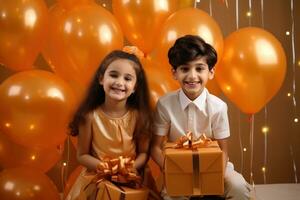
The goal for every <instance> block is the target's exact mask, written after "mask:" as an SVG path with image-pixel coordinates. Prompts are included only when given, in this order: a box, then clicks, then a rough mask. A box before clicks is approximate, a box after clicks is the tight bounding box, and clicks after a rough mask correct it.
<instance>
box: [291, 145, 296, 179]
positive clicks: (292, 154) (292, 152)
mask: <svg viewBox="0 0 300 200" xmlns="http://www.w3.org/2000/svg"><path fill="white" fill-rule="evenodd" d="M290 154H291V158H292V162H293V170H294V179H295V183H298V176H297V167H296V162H295V159H294V151H293V147H292V145H290Z"/></svg>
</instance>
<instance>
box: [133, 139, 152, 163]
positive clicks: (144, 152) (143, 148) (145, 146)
mask: <svg viewBox="0 0 300 200" xmlns="http://www.w3.org/2000/svg"><path fill="white" fill-rule="evenodd" d="M137 145H138V154H137V157H136V159H135V162H134V167H135V169H140V168H142V167H143V166H144V165H145V163H146V162H147V160H148V152H149V151H148V150H149V146H150V138H149V137H147V136H141V137H140V138H138V142H137Z"/></svg>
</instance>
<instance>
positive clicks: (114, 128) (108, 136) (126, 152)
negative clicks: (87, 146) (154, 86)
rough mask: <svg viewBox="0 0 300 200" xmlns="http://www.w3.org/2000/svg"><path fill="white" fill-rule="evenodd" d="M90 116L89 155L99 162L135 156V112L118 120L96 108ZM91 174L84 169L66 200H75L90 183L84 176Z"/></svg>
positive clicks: (130, 112) (129, 112)
mask: <svg viewBox="0 0 300 200" xmlns="http://www.w3.org/2000/svg"><path fill="white" fill-rule="evenodd" d="M92 115H93V117H92V125H91V130H92V145H91V154H92V155H93V156H95V157H97V158H99V159H100V160H103V159H105V158H117V157H119V156H125V157H135V156H136V145H135V142H134V140H133V134H134V129H135V125H136V121H137V115H138V113H137V111H134V110H129V111H128V112H127V113H126V114H125V115H124V116H122V117H120V118H112V117H110V116H108V115H106V114H105V113H104V112H103V111H102V110H101V109H100V108H98V109H96V110H95V111H93V113H92ZM93 173H94V172H90V171H88V170H87V169H86V168H84V169H83V170H82V171H81V173H80V175H79V176H78V178H77V180H76V181H75V183H74V185H73V186H72V188H71V190H70V192H69V194H68V195H67V197H66V200H75V199H77V197H78V195H79V193H80V191H82V189H83V188H84V187H85V186H86V185H88V184H89V183H90V181H91V179H87V178H86V177H85V176H86V175H89V176H90V175H93Z"/></svg>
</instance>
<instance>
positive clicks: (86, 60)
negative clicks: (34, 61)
mask: <svg viewBox="0 0 300 200" xmlns="http://www.w3.org/2000/svg"><path fill="white" fill-rule="evenodd" d="M50 16H51V20H50V27H49V28H50V33H49V38H48V41H47V45H46V48H45V49H44V50H43V56H44V57H45V58H46V60H47V62H48V63H49V65H50V66H51V68H52V69H53V71H54V72H55V73H56V74H57V75H58V76H60V77H61V78H63V79H64V80H66V81H67V82H68V83H69V84H70V85H71V87H72V88H73V90H74V91H75V92H76V94H77V96H78V97H81V96H82V94H83V93H84V92H85V89H86V87H87V85H88V84H89V82H90V80H91V77H92V76H93V75H94V73H95V71H96V69H97V68H98V66H99V64H100V62H101V60H102V59H103V58H104V57H105V56H106V55H107V54H108V53H109V52H111V51H112V50H115V49H121V48H122V46H123V35H122V31H121V28H120V26H119V25H118V22H117V21H116V19H115V18H114V16H113V15H112V14H110V13H109V12H108V11H107V10H105V9H104V8H102V7H101V6H98V5H97V4H86V5H81V6H77V7H74V8H73V9H71V10H64V9H63V8H62V6H60V5H59V4H57V5H55V6H54V7H53V8H52V9H51V11H50ZM78 101H80V100H78Z"/></svg>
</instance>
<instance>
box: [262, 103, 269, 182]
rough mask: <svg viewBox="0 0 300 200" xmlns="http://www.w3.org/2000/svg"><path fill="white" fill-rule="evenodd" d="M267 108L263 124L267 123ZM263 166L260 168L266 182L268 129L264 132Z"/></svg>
mask: <svg viewBox="0 0 300 200" xmlns="http://www.w3.org/2000/svg"><path fill="white" fill-rule="evenodd" d="M267 112H268V109H267V105H266V106H265V125H266V124H267V116H268V113H267ZM264 146H265V148H264V166H263V167H264V168H263V169H262V170H263V171H262V172H263V177H264V184H266V183H267V177H266V170H267V155H268V154H267V153H268V131H267V132H264Z"/></svg>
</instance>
